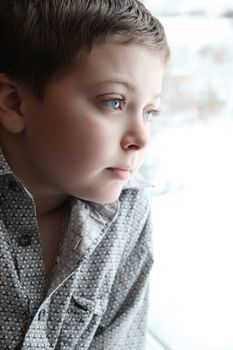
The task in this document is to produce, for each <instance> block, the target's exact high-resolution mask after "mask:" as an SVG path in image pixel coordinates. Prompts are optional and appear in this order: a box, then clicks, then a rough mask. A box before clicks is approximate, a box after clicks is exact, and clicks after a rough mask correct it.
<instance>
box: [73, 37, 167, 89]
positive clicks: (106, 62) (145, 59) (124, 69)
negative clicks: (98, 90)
mask: <svg viewBox="0 0 233 350" xmlns="http://www.w3.org/2000/svg"><path fill="white" fill-rule="evenodd" d="M163 71H164V63H163V59H162V55H160V53H159V52H158V51H156V50H154V49H151V48H148V47H146V46H144V45H140V44H133V43H131V44H120V43H115V42H105V43H102V44H99V45H96V46H94V47H93V49H92V50H91V52H90V53H89V54H87V55H86V56H85V57H84V58H83V59H81V60H79V61H78V62H77V64H75V65H74V67H73V68H72V70H71V72H70V74H71V75H72V76H73V77H77V78H78V80H79V81H81V82H82V83H84V84H85V83H86V84H87V85H89V84H91V85H92V86H94V85H101V84H107V83H109V84H110V83H119V82H124V83H125V86H126V87H127V85H128V86H129V85H131V86H132V87H133V86H134V85H135V86H137V84H141V82H142V80H143V81H146V82H147V84H148V87H149V86H152V85H153V84H154V85H156V82H160V81H161V79H162V75H163Z"/></svg>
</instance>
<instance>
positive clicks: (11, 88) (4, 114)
mask: <svg viewBox="0 0 233 350" xmlns="http://www.w3.org/2000/svg"><path fill="white" fill-rule="evenodd" d="M0 126H1V127H3V128H4V129H6V130H7V131H9V132H11V133H14V134H18V133H21V132H22V131H23V130H24V127H25V123H24V118H23V113H22V111H21V99H20V93H19V84H18V83H16V82H15V81H14V80H12V79H10V78H9V77H8V76H7V75H6V74H4V73H0Z"/></svg>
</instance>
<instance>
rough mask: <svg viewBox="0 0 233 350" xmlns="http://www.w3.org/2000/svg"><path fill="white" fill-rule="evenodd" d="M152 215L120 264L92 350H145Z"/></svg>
mask: <svg viewBox="0 0 233 350" xmlns="http://www.w3.org/2000/svg"><path fill="white" fill-rule="evenodd" d="M151 232H152V226H151V220H150V215H149V217H148V218H147V220H146V223H145V225H144V227H143V230H142V232H141V234H140V236H139V238H138V240H137V241H136V243H135V245H134V247H133V248H132V250H131V251H130V252H129V254H128V255H127V257H126V259H125V260H124V261H123V263H122V264H121V265H120V268H119V269H118V272H117V274H116V278H115V280H114V284H113V287H112V290H111V293H110V298H109V302H108V307H107V310H106V312H105V314H104V315H103V318H102V320H101V323H100V326H99V327H98V329H97V332H96V334H95V336H94V338H93V340H92V343H91V345H90V348H89V349H90V350H120V349H121V350H143V349H144V343H145V335H146V330H147V311H148V292H149V273H150V270H151V267H152V264H153V254H152V242H151Z"/></svg>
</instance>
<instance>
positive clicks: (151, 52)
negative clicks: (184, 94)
mask: <svg viewBox="0 0 233 350" xmlns="http://www.w3.org/2000/svg"><path fill="white" fill-rule="evenodd" d="M0 18H1V21H0V40H1V46H0V140H1V148H0V150H1V151H0V189H1V193H0V195H1V197H0V234H1V236H0V268H1V275H0V293H1V294H0V295H1V298H0V310H1V311H0V313H1V319H0V348H1V349H23V350H26V349H47V350H48V349H64V350H66V349H67V350H70V349H76V350H77V349H79V350H86V349H109V350H114V349H121V350H122V349H125V350H130V349H132V350H137V349H138V350H139V349H140V350H141V349H143V346H144V336H145V329H146V311H147V294H148V276H149V271H150V269H151V265H152V260H153V259H152V253H151V243H150V240H151V237H150V235H151V228H150V220H149V212H150V196H151V194H150V193H151V190H150V186H148V185H147V184H146V183H145V182H143V181H142V180H140V179H137V177H135V176H133V174H134V173H135V172H136V170H137V169H139V167H140V166H141V164H142V162H143V159H144V156H145V151H146V147H147V145H148V142H149V132H150V130H149V129H150V121H151V119H153V118H154V117H155V116H156V115H157V110H158V106H159V100H160V93H161V81H162V75H163V71H164V67H165V65H166V62H167V60H168V56H169V49H168V46H167V42H166V37H165V34H164V31H163V27H162V25H161V24H160V23H159V22H158V20H157V19H155V18H153V17H152V16H151V14H150V13H149V12H148V11H147V10H146V9H145V8H144V6H143V5H142V4H141V3H140V2H138V1H137V0H125V1H120V0H110V1H109V0H96V1H87V0H46V1H45V0H1V6H0Z"/></svg>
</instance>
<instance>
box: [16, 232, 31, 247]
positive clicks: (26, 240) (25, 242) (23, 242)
mask: <svg viewBox="0 0 233 350" xmlns="http://www.w3.org/2000/svg"><path fill="white" fill-rule="evenodd" d="M31 244H32V237H31V235H28V234H23V235H22V236H21V237H20V238H19V245H20V246H21V247H28V246H29V245H31Z"/></svg>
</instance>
